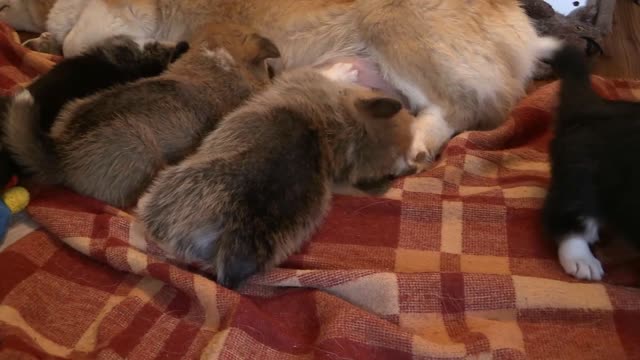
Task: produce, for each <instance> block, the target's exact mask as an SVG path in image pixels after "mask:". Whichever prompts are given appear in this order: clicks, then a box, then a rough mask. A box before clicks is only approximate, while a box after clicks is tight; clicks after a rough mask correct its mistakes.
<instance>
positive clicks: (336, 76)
mask: <svg viewBox="0 0 640 360" xmlns="http://www.w3.org/2000/svg"><path fill="white" fill-rule="evenodd" d="M320 73H321V74H322V75H324V76H326V77H327V78H329V79H331V80H333V81H340V82H348V83H355V82H356V81H358V70H357V69H356V68H355V67H354V66H353V64H349V63H335V64H333V65H332V66H331V67H330V68H328V69H326V70H322V71H321V72H320Z"/></svg>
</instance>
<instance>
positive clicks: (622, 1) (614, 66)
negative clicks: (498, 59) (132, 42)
mask: <svg viewBox="0 0 640 360" xmlns="http://www.w3.org/2000/svg"><path fill="white" fill-rule="evenodd" d="M20 36H21V38H22V39H23V40H26V39H29V38H32V37H33V36H34V35H33V34H27V33H21V34H20ZM604 51H605V55H603V56H600V58H598V60H597V61H596V63H595V65H594V73H596V74H598V75H602V76H607V77H613V78H635V79H640V5H637V4H636V3H634V1H633V0H617V4H616V11H615V14H614V24H613V31H612V33H611V34H610V35H609V36H608V37H607V38H606V39H605V41H604Z"/></svg>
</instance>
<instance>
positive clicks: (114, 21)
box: [0, 0, 559, 165]
mask: <svg viewBox="0 0 640 360" xmlns="http://www.w3.org/2000/svg"><path fill="white" fill-rule="evenodd" d="M51 4H52V1H50V0H49V1H43V0H0V8H3V11H2V14H1V15H0V19H2V18H4V19H5V21H8V22H9V23H10V24H11V25H13V26H14V27H15V28H17V29H27V30H32V31H33V30H38V31H45V30H46V31H49V32H51V33H52V35H53V36H52V39H54V40H56V41H58V42H60V43H61V44H62V48H63V52H64V54H65V55H67V56H68V55H73V54H77V53H79V52H81V51H82V50H83V49H85V48H86V47H87V46H89V45H91V44H94V43H95V42H97V41H99V40H102V39H104V38H106V37H108V36H112V35H115V34H123V35H130V36H132V37H133V38H135V39H136V41H139V42H140V43H144V42H146V41H149V40H165V41H178V40H188V39H189V38H190V37H191V36H192V34H193V32H194V29H196V28H197V27H198V26H200V25H202V24H203V23H206V22H222V21H224V22H237V23H241V24H245V25H248V26H252V27H253V28H255V29H257V31H258V32H260V33H261V34H262V35H264V36H266V37H268V38H270V39H271V40H272V41H273V42H274V43H275V44H276V45H277V46H278V48H279V49H280V52H281V54H282V58H281V59H280V60H279V62H278V64H275V65H274V68H275V70H276V71H279V70H282V69H286V68H294V67H300V66H322V65H323V64H328V63H331V62H334V61H338V60H337V59H339V61H341V62H345V61H346V62H351V63H353V66H354V68H356V69H357V70H359V74H360V76H361V79H359V80H360V81H361V82H367V81H368V82H369V83H371V84H373V85H372V87H377V88H380V89H392V90H394V91H395V92H397V93H400V94H401V95H402V96H403V97H404V99H405V101H406V103H407V105H408V107H409V108H410V109H411V110H412V111H413V112H415V113H416V114H417V115H418V116H417V118H416V121H415V123H414V124H413V134H414V140H413V145H412V147H411V151H410V153H409V154H408V160H410V161H414V162H417V163H419V164H420V165H425V164H428V163H430V162H431V161H432V160H433V159H434V158H435V157H436V155H437V154H438V152H439V151H440V149H441V147H442V146H443V145H444V144H445V143H446V142H447V141H448V140H449V138H450V137H451V136H452V135H454V134H456V133H458V132H461V131H465V130H471V129H488V128H493V127H495V126H497V125H499V124H500V123H501V122H502V121H503V120H504V119H505V116H506V114H507V112H508V111H509V109H510V108H511V107H512V106H513V105H514V103H515V102H516V101H517V100H518V99H519V98H520V97H521V96H522V95H523V94H524V90H525V86H526V84H527V82H528V81H529V80H530V78H531V76H532V74H533V72H534V68H535V66H536V63H537V61H538V60H540V59H543V58H546V57H548V56H550V55H551V53H553V52H554V51H555V49H557V48H558V46H559V43H558V42H557V41H556V40H555V39H551V38H545V37H539V36H538V35H537V34H536V32H535V30H534V28H533V26H532V24H531V23H530V20H529V18H528V17H527V16H526V15H525V13H524V11H523V10H522V9H521V8H520V4H519V3H518V2H517V1H516V0H270V1H265V0H57V1H56V2H55V3H54V4H53V5H52V6H51ZM44 24H46V25H44ZM365 74H368V75H367V76H365ZM365 77H368V78H367V79H364V78H365Z"/></svg>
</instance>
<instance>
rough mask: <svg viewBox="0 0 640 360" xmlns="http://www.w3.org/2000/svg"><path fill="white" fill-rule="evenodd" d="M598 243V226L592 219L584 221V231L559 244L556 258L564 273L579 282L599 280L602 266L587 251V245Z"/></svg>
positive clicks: (602, 271) (568, 237) (589, 251)
mask: <svg viewBox="0 0 640 360" xmlns="http://www.w3.org/2000/svg"><path fill="white" fill-rule="evenodd" d="M596 241H598V224H597V222H596V221H595V220H594V219H587V220H585V231H584V233H582V234H572V235H569V236H567V237H566V238H564V239H563V240H562V241H561V242H560V247H559V248H558V258H559V259H560V264H561V265H562V267H563V268H564V271H566V272H567V274H569V275H573V276H574V277H576V278H578V279H581V280H601V279H602V276H603V275H604V270H603V269H602V264H601V263H600V261H599V260H598V259H596V257H595V256H593V254H592V253H591V249H589V244H593V243H595V242H596Z"/></svg>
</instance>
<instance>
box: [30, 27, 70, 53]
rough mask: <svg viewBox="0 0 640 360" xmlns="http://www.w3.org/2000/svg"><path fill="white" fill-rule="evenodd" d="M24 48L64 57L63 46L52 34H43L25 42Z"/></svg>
mask: <svg viewBox="0 0 640 360" xmlns="http://www.w3.org/2000/svg"><path fill="white" fill-rule="evenodd" d="M22 46H24V47H26V48H27V49H31V50H34V51H38V52H42V53H47V54H55V55H62V46H61V45H60V43H58V41H57V40H56V39H55V37H54V36H53V35H52V34H51V33H50V32H43V33H42V34H40V36H39V37H37V38H35V39H30V40H27V41H25V42H24V43H22Z"/></svg>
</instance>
